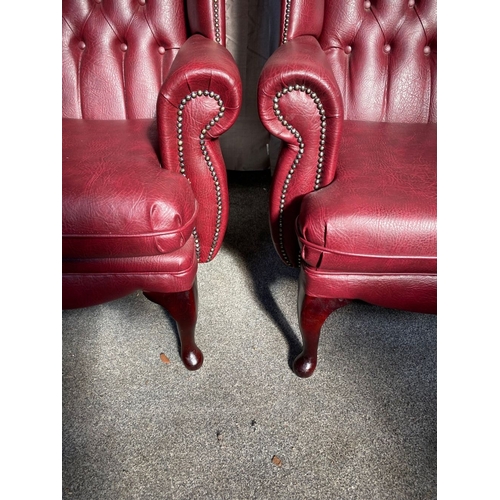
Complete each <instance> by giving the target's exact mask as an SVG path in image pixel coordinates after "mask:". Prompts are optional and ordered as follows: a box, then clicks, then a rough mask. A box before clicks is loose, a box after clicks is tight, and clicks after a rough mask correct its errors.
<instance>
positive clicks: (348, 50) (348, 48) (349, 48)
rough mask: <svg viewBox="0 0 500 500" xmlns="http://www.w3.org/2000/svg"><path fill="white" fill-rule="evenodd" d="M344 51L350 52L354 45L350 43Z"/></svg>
mask: <svg viewBox="0 0 500 500" xmlns="http://www.w3.org/2000/svg"><path fill="white" fill-rule="evenodd" d="M344 52H345V53H346V54H350V53H351V52H352V47H351V46H350V45H348V46H347V47H346V48H345V49H344Z"/></svg>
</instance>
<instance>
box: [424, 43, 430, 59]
mask: <svg viewBox="0 0 500 500" xmlns="http://www.w3.org/2000/svg"><path fill="white" fill-rule="evenodd" d="M430 53H431V48H430V47H429V46H428V45H426V46H425V47H424V54H425V55H426V56H428V55H429V54H430Z"/></svg>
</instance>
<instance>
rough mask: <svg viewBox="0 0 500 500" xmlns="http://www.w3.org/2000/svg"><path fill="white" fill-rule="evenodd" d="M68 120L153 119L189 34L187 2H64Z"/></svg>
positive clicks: (64, 104) (65, 111) (64, 85)
mask: <svg viewBox="0 0 500 500" xmlns="http://www.w3.org/2000/svg"><path fill="white" fill-rule="evenodd" d="M62 14H63V26H62V45H63V47H62V100H63V102H62V114H63V117H65V118H84V119H126V118H152V117H154V116H155V114H156V102H157V99H158V93H159V90H160V87H161V84H162V83H163V81H164V79H165V76H166V75H167V73H168V71H169V69H170V65H171V64H172V61H173V59H174V57H175V55H176V54H177V52H178V49H179V47H180V46H181V44H182V43H183V42H184V41H185V40H186V38H187V35H188V27H187V18H186V14H185V7H184V0H168V1H165V0H163V1H161V0H63V3H62Z"/></svg>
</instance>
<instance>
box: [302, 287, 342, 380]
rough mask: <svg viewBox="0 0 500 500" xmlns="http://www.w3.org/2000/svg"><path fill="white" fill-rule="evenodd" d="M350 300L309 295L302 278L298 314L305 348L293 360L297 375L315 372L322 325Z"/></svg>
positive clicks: (309, 374)
mask: <svg viewBox="0 0 500 500" xmlns="http://www.w3.org/2000/svg"><path fill="white" fill-rule="evenodd" d="M349 302H350V301H349V300H343V299H328V298H323V297H312V296H310V295H307V294H306V293H305V292H304V289H303V285H302V280H301V281H300V284H299V297H298V314H299V326H300V333H301V335H302V343H303V348H302V352H301V353H300V354H299V355H298V356H297V358H295V361H294V362H293V371H294V373H295V374H296V375H297V376H299V377H302V378H306V377H310V376H311V375H312V374H313V373H314V370H315V369H316V363H317V357H318V342H319V335H320V333H321V327H322V326H323V324H324V323H325V321H326V320H327V318H328V316H330V314H331V313H332V312H333V311H335V310H336V309H339V308H340V307H343V306H345V305H347V304H348V303H349Z"/></svg>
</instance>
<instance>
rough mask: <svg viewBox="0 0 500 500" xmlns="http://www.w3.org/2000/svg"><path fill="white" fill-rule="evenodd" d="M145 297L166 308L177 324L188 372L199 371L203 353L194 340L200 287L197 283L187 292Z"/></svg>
mask: <svg viewBox="0 0 500 500" xmlns="http://www.w3.org/2000/svg"><path fill="white" fill-rule="evenodd" d="M144 295H145V296H146V297H147V298H148V299H149V300H151V301H152V302H155V303H156V304H159V305H160V306H162V307H164V308H165V309H166V310H167V312H168V313H169V314H170V316H172V318H173V319H174V321H175V322H176V324H177V330H178V333H179V339H180V343H181V359H182V362H183V363H184V366H185V367H186V368H187V369H188V370H198V368H200V367H201V365H202V364H203V353H202V352H201V351H200V349H199V348H198V346H197V345H196V343H195V340H194V332H195V328H196V320H197V318H198V287H197V283H196V281H195V282H194V285H193V287H192V288H191V289H190V290H187V291H185V292H173V293H161V292H144Z"/></svg>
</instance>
